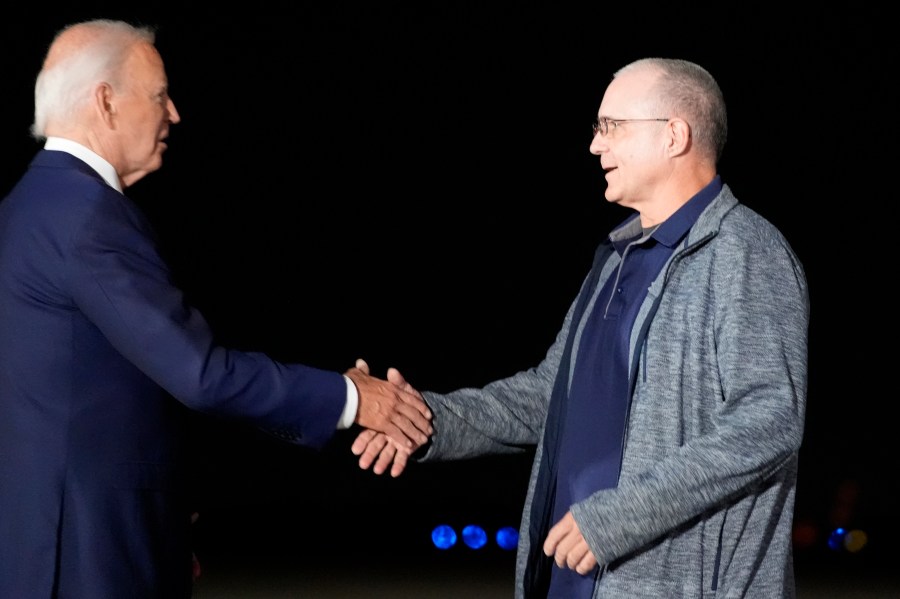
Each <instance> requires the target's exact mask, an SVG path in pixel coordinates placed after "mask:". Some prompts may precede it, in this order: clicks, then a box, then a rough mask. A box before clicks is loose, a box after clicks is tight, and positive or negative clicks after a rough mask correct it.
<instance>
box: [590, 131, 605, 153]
mask: <svg viewBox="0 0 900 599" xmlns="http://www.w3.org/2000/svg"><path fill="white" fill-rule="evenodd" d="M607 149H609V146H608V145H606V139H605V138H604V137H603V136H602V135H600V134H599V133H598V134H597V135H595V136H594V139H593V140H591V147H590V150H591V154H593V155H594V156H599V155H600V154H602V153H603V152H605V151H606V150H607Z"/></svg>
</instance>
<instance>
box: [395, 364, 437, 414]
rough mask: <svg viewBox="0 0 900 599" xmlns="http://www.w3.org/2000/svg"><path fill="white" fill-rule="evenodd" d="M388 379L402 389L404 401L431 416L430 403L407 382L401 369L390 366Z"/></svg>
mask: <svg viewBox="0 0 900 599" xmlns="http://www.w3.org/2000/svg"><path fill="white" fill-rule="evenodd" d="M387 380H388V382H390V383H392V384H393V385H396V386H397V387H398V388H399V389H400V390H401V391H402V393H401V395H400V397H401V399H402V400H403V401H404V402H406V403H410V404H412V405H414V406H415V407H416V409H417V410H419V412H421V413H422V415H423V416H425V417H426V418H429V419H430V418H431V410H430V409H428V404H426V403H425V400H424V398H423V397H422V394H421V393H419V391H418V390H416V388H415V387H413V386H412V385H410V384H409V382H407V380H406V379H405V378H404V377H403V375H402V374H400V371H399V370H397V369H396V368H393V367H391V368H388V371H387Z"/></svg>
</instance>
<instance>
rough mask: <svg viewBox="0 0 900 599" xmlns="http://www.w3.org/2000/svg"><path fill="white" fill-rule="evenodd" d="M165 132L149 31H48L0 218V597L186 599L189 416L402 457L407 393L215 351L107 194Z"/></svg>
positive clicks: (112, 25)
mask: <svg viewBox="0 0 900 599" xmlns="http://www.w3.org/2000/svg"><path fill="white" fill-rule="evenodd" d="M179 120H180V117H179V115H178V111H177V110H176V109H175V105H174V103H173V102H172V99H171V98H170V97H169V95H168V93H167V79H166V74H165V69H164V66H163V61H162V59H161V57H160V55H159V53H158V51H157V49H156V48H155V46H154V35H153V32H152V30H150V29H147V28H140V27H134V26H131V25H129V24H127V23H124V22H120V21H109V20H95V21H89V22H83V23H76V24H74V25H72V26H69V27H67V28H64V29H63V30H62V31H61V32H60V33H59V34H57V36H56V38H55V39H54V40H53V43H52V44H51V46H50V48H49V50H48V53H47V56H46V58H45V61H44V64H43V67H42V70H41V72H40V74H39V75H38V78H37V82H36V87H35V120H34V125H33V128H32V132H33V134H34V136H35V137H36V138H37V139H39V140H44V139H46V143H45V146H44V148H43V149H42V150H41V151H39V152H38V154H37V155H36V156H35V158H34V160H33V161H32V163H31V165H30V166H29V168H28V170H27V172H26V173H25V174H24V176H23V177H22V178H21V180H20V181H19V182H18V184H17V185H16V186H15V187H14V188H13V189H12V191H11V192H10V193H9V195H8V196H7V197H6V198H5V199H4V200H3V201H2V202H0V597H3V598H10V599H13V598H14V599H31V598H35V599H47V598H57V597H58V598H70V597H77V598H78V599H92V598H97V599H124V598H126V597H134V598H138V597H140V598H151V597H152V598H165V599H177V598H179V597H189V596H190V595H191V587H192V580H191V571H192V569H191V547H190V544H189V538H188V537H189V533H190V525H191V513H190V509H189V506H188V505H187V502H186V497H185V490H184V484H183V483H184V478H185V475H186V473H185V471H184V464H183V459H182V458H183V454H182V452H183V449H184V447H183V445H184V439H183V435H182V433H183V430H182V426H183V424H184V422H183V418H184V416H185V414H186V412H187V410H186V408H187V409H192V410H196V411H199V412H204V413H209V414H216V415H220V416H223V417H229V418H238V419H242V420H243V421H244V422H246V423H248V424H249V425H252V426H256V427H260V428H262V429H265V430H267V431H270V432H272V433H274V434H276V435H278V436H279V437H281V438H283V439H285V440H286V441H288V442H291V443H296V444H301V445H305V446H309V447H313V448H317V447H321V446H322V445H323V444H324V443H325V442H326V441H328V439H329V438H331V436H332V435H333V434H334V431H335V430H337V429H340V428H348V427H350V426H351V425H352V424H353V423H357V424H359V425H361V426H364V427H366V428H371V429H376V430H380V431H383V432H384V433H385V434H387V435H389V436H391V438H392V439H394V440H395V441H397V442H399V443H402V444H404V445H406V446H407V447H412V446H414V445H416V446H417V445H419V444H421V443H423V442H425V440H426V439H427V435H429V434H430V433H431V425H430V417H431V414H430V412H429V411H428V408H427V407H426V406H425V404H424V402H422V401H421V399H420V398H418V397H417V396H416V394H414V393H411V392H407V391H405V390H402V389H398V388H396V387H394V386H392V385H390V384H388V383H387V381H384V380H381V379H377V378H374V377H371V376H369V375H368V374H367V373H365V372H362V371H361V370H359V369H356V368H353V369H350V370H348V371H347V372H345V373H343V374H342V373H339V372H331V371H326V370H322V369H318V368H315V367H311V366H306V365H302V364H284V363H279V362H276V361H274V360H273V359H271V358H269V357H268V356H266V355H263V354H260V353H253V352H240V351H235V350H232V349H229V348H226V347H222V346H221V345H218V344H217V343H216V341H215V339H214V336H213V334H212V332H211V331H210V328H209V326H208V325H207V323H206V321H205V320H204V318H203V316H202V315H201V314H200V313H199V312H198V311H197V310H196V309H194V308H192V307H191V306H189V305H188V304H187V303H186V302H185V298H184V295H183V294H182V292H181V291H180V290H179V289H178V288H177V287H176V286H175V285H174V284H173V282H172V277H171V273H170V270H169V268H168V267H167V266H166V264H165V263H164V261H163V260H162V259H161V257H160V253H159V251H158V249H157V245H156V242H155V236H154V232H153V231H152V230H151V227H150V225H149V223H148V221H147V219H146V218H145V216H144V215H143V214H142V213H141V212H140V210H139V209H138V207H137V206H136V205H135V204H134V203H133V202H132V201H130V200H129V199H128V198H126V197H125V196H124V195H123V193H122V191H123V189H124V188H126V187H128V186H129V185H131V184H133V183H134V182H136V181H137V180H139V179H140V178H141V177H143V176H144V175H146V174H148V173H150V172H153V171H155V170H156V169H158V168H159V167H160V166H161V164H162V154H163V152H164V150H165V149H166V144H165V139H166V137H167V135H168V132H169V127H170V126H171V125H173V124H176V123H178V122H179Z"/></svg>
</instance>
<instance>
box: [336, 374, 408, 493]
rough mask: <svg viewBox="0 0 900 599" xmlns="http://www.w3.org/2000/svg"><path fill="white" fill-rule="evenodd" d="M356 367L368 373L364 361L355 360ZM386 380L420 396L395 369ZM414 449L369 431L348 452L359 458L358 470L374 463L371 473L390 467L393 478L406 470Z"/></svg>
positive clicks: (379, 472)
mask: <svg viewBox="0 0 900 599" xmlns="http://www.w3.org/2000/svg"><path fill="white" fill-rule="evenodd" d="M356 367H357V368H358V369H360V370H361V371H363V372H365V373H366V374H368V373H369V365H368V364H366V362H365V360H357V361H356ZM387 380H388V382H390V383H392V384H394V385H396V386H398V387H400V388H402V389H404V390H406V391H409V392H411V393H415V394H417V395H419V397H421V394H419V392H418V391H416V390H415V389H414V388H413V386H412V385H410V384H409V383H408V382H406V379H404V378H403V375H401V374H400V371H399V370H397V369H396V368H389V369H388V373H387ZM415 449H418V447H416V448H414V449H413V450H410V449H408V448H403V447H401V446H399V445H398V444H397V443H395V442H394V441H393V440H392V439H391V438H390V437H388V436H387V435H385V434H384V433H379V432H378V431H373V430H371V429H366V430H364V431H362V432H361V433H360V434H359V435H358V436H357V437H356V440H355V441H354V442H353V445H352V446H351V447H350V451H352V452H353V454H354V455H358V456H360V458H359V467H360V468H362V469H363V470H366V469H368V468H369V467H370V466H372V464H373V463H374V467H373V468H372V471H373V472H374V473H375V474H383V473H384V472H385V471H386V470H387V467H388V466H389V465H390V466H391V476H393V477H395V478H396V477H398V476H400V474H402V473H403V470H404V469H406V464H407V462H408V461H409V456H410V454H411V453H412V451H415Z"/></svg>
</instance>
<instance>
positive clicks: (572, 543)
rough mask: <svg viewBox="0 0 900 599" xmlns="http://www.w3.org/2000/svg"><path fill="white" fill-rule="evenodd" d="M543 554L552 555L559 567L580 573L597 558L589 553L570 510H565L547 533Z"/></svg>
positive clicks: (592, 567)
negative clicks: (564, 513) (563, 514)
mask: <svg viewBox="0 0 900 599" xmlns="http://www.w3.org/2000/svg"><path fill="white" fill-rule="evenodd" d="M544 555H546V556H548V557H553V558H554V560H555V561H556V565H557V566H559V567H560V568H569V569H570V570H575V571H576V572H578V573H579V574H582V575H584V574H587V573H588V572H590V571H591V570H593V569H594V568H595V567H596V566H597V558H595V557H594V554H593V553H591V548H590V547H588V544H587V541H585V540H584V536H583V535H582V534H581V531H580V530H578V524H577V523H576V522H575V518H574V516H572V512H571V511H568V512H566V515H565V516H563V517H562V518H561V519H560V521H559V522H557V523H556V524H554V525H553V528H551V529H550V532H549V533H547V540H546V541H544Z"/></svg>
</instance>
